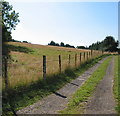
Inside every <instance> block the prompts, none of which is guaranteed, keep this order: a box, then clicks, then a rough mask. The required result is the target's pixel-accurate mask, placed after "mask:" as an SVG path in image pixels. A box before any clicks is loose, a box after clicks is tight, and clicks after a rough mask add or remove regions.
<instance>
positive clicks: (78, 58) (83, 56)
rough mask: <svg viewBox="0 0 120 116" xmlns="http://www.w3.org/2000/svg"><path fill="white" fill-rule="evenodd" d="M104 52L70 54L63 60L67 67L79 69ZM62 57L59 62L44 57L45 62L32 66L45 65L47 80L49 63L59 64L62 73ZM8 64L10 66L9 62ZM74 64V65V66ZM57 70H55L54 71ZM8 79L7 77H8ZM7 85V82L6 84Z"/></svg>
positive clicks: (59, 57) (44, 75)
mask: <svg viewBox="0 0 120 116" xmlns="http://www.w3.org/2000/svg"><path fill="white" fill-rule="evenodd" d="M102 54H103V52H98V51H97V52H96V51H94V50H91V51H87V52H80V53H79V54H78V53H75V54H72V55H71V54H68V58H67V59H63V61H64V60H67V63H68V64H66V63H65V65H66V66H75V67H77V66H78V65H80V64H81V63H82V62H84V63H85V62H86V61H88V60H89V59H92V58H93V57H97V56H99V55H102ZM61 58H62V57H61V55H59V56H58V60H51V61H50V60H48V59H47V57H46V56H45V55H43V61H40V62H36V63H30V64H40V63H41V64H42V63H43V67H42V69H43V70H42V72H43V78H44V79H46V78H47V72H46V71H49V70H46V69H47V66H46V65H47V63H49V62H51V63H52V62H58V67H59V73H61V72H62V66H63V64H62V59H61ZM7 64H9V62H7ZM73 64H74V65H73ZM12 65H27V64H12ZM5 67H6V69H5V70H6V71H5V72H6V75H7V66H6V63H5ZM63 69H64V67H63ZM54 70H55V69H54ZM6 77H7V76H6ZM5 83H7V82H5Z"/></svg>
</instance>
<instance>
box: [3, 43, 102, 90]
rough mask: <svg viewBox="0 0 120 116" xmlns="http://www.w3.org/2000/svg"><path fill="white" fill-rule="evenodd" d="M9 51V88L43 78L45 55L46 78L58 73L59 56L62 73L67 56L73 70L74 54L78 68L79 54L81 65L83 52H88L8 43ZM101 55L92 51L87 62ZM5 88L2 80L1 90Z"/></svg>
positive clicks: (66, 62)
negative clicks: (10, 59) (44, 57)
mask: <svg viewBox="0 0 120 116" xmlns="http://www.w3.org/2000/svg"><path fill="white" fill-rule="evenodd" d="M8 47H9V49H11V53H10V55H11V58H12V61H11V62H10V63H9V64H8V78H9V87H10V88H15V87H16V86H23V85H26V84H28V85H29V84H30V83H32V82H35V81H37V80H39V79H42V78H43V55H46V58H47V61H46V63H47V64H46V65H47V69H46V70H47V76H49V75H53V74H57V73H58V72H59V64H58V63H59V61H58V60H59V59H58V58H59V57H58V56H59V55H61V61H62V72H64V71H65V69H66V68H67V67H68V64H69V63H68V62H69V58H68V56H69V54H70V55H71V61H70V62H71V63H70V67H72V68H75V54H77V67H79V66H80V52H81V53H82V59H81V64H83V63H84V62H85V61H87V56H85V57H86V59H85V61H84V57H83V53H84V52H90V50H82V49H74V48H65V47H55V46H54V47H53V46H43V45H33V44H29V43H19V42H9V43H8ZM101 54H102V53H101V52H99V51H93V56H92V57H89V59H88V60H90V59H93V58H96V57H98V56H100V55H101ZM4 88H5V85H4V79H3V89H4Z"/></svg>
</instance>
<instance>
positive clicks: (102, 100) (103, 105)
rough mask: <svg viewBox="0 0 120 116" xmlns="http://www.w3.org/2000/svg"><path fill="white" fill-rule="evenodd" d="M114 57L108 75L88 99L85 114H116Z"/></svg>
mask: <svg viewBox="0 0 120 116" xmlns="http://www.w3.org/2000/svg"><path fill="white" fill-rule="evenodd" d="M113 79H114V57H113V58H112V60H111V62H110V63H109V65H108V68H107V71H106V75H105V76H104V78H103V79H102V80H101V81H100V82H99V84H98V85H97V87H96V89H95V91H94V93H93V95H92V96H91V97H90V98H89V99H88V102H87V104H86V106H85V109H86V110H85V111H84V114H113V115H115V114H116V111H115V106H116V103H115V100H114V96H113Z"/></svg>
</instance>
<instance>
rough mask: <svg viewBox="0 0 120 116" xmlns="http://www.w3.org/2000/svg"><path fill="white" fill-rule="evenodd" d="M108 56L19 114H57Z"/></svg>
mask: <svg viewBox="0 0 120 116" xmlns="http://www.w3.org/2000/svg"><path fill="white" fill-rule="evenodd" d="M105 59H106V58H104V59H102V60H101V61H99V62H98V63H97V64H95V65H94V66H93V67H92V68H90V69H88V70H87V71H86V72H85V73H84V74H83V75H82V76H80V77H78V78H77V79H75V80H73V81H72V82H70V83H68V84H67V85H65V86H64V87H62V88H61V89H60V90H58V91H57V92H55V93H53V94H51V95H49V96H47V97H45V98H43V99H42V100H40V101H38V102H37V103H34V104H33V105H31V106H28V107H26V108H24V109H21V110H19V111H18V112H17V114H57V111H59V110H62V109H64V108H65V107H66V105H67V104H68V101H69V99H70V97H71V96H72V95H73V94H74V93H75V92H76V91H77V89H78V88H80V86H81V85H82V84H83V83H84V82H85V81H86V80H87V79H88V78H89V77H90V76H91V74H92V73H93V72H94V71H95V70H96V69H97V68H98V66H99V65H100V64H101V63H102V62H103V61H104V60H105Z"/></svg>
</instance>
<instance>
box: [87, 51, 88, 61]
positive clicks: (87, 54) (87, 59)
mask: <svg viewBox="0 0 120 116" xmlns="http://www.w3.org/2000/svg"><path fill="white" fill-rule="evenodd" d="M87 61H88V52H87Z"/></svg>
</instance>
